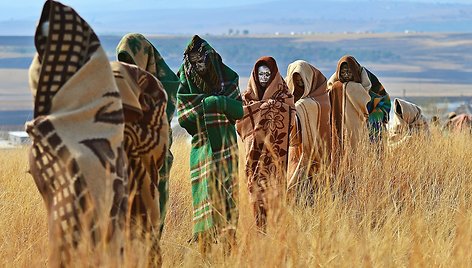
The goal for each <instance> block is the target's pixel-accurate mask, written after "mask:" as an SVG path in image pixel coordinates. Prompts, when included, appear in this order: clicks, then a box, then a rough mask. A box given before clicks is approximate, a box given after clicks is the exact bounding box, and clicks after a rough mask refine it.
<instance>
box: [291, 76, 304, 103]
mask: <svg viewBox="0 0 472 268" xmlns="http://www.w3.org/2000/svg"><path fill="white" fill-rule="evenodd" d="M293 84H294V85H295V88H294V90H293V97H294V98H295V101H298V100H299V99H300V98H301V97H302V96H303V93H304V92H305V83H304V82H303V79H302V76H301V75H300V74H299V73H294V74H293Z"/></svg>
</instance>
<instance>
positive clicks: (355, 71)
mask: <svg viewBox="0 0 472 268" xmlns="http://www.w3.org/2000/svg"><path fill="white" fill-rule="evenodd" d="M343 63H346V64H347V67H348V68H349V70H351V72H352V75H353V81H354V82H356V83H361V82H362V79H361V72H362V66H361V65H360V64H359V63H358V62H357V60H356V59H355V58H354V57H353V56H350V55H346V56H343V57H342V58H341V59H339V61H338V67H337V68H336V78H337V80H338V81H341V66H342V65H343Z"/></svg>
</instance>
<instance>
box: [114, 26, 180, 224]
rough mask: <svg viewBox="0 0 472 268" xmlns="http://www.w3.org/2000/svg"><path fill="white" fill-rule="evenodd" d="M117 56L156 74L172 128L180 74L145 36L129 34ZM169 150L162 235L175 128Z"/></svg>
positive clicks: (162, 182) (163, 172)
mask: <svg viewBox="0 0 472 268" xmlns="http://www.w3.org/2000/svg"><path fill="white" fill-rule="evenodd" d="M116 57H117V59H118V60H119V61H121V62H126V63H129V64H134V65H137V66H138V67H139V68H141V69H143V70H145V71H147V72H149V73H151V74H152V75H154V76H155V77H156V78H157V79H158V80H159V82H160V83H162V86H163V87H164V90H165V91H166V93H167V108H166V114H167V121H168V122H169V125H170V124H171V121H172V119H173V118H174V113H175V105H176V102H177V99H176V98H177V88H178V86H179V84H180V81H179V78H178V77H177V75H176V74H175V73H174V72H173V71H172V70H171V69H170V68H169V66H168V65H167V63H166V62H165V61H164V59H163V58H162V56H161V55H160V54H159V52H158V51H157V49H156V48H155V47H154V46H153V45H152V44H151V42H150V41H149V40H147V39H146V38H145V37H144V36H143V35H142V34H139V33H129V34H126V35H125V36H123V38H122V39H121V41H120V43H119V44H118V46H117V47H116ZM168 136H169V141H168V149H167V152H166V159H165V162H164V164H163V166H162V168H161V169H160V171H159V182H158V189H159V199H160V200H159V207H160V215H161V220H160V222H161V227H160V228H159V229H160V230H159V233H162V230H163V228H164V222H165V216H166V212H167V207H168V202H167V201H168V198H169V192H168V189H169V176H170V170H171V167H172V163H173V160H174V157H173V155H172V152H171V151H170V147H171V145H172V129H171V128H169V135H168Z"/></svg>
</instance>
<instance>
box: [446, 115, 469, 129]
mask: <svg viewBox="0 0 472 268" xmlns="http://www.w3.org/2000/svg"><path fill="white" fill-rule="evenodd" d="M446 127H448V128H449V130H452V131H455V132H460V131H465V130H467V131H469V132H470V131H472V115H471V114H458V115H456V116H454V117H452V118H451V119H449V120H448V122H447V123H446Z"/></svg>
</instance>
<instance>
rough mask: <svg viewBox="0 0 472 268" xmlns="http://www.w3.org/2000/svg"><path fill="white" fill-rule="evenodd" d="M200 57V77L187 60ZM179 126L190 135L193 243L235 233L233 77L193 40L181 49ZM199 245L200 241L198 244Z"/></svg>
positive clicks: (238, 113)
mask: <svg viewBox="0 0 472 268" xmlns="http://www.w3.org/2000/svg"><path fill="white" fill-rule="evenodd" d="M192 51H198V53H201V54H202V55H205V57H206V64H207V67H208V68H207V72H206V74H205V75H204V76H200V74H199V73H198V72H196V70H195V67H194V66H192V64H191V63H190V60H189V53H190V52H192ZM179 74H180V86H179V89H178V93H177V104H178V107H177V115H178V117H179V124H180V126H182V127H183V128H184V129H185V130H186V131H187V132H188V133H189V134H190V135H191V136H192V148H191V153H190V176H191V178H190V179H191V182H192V200H193V203H192V204H193V217H192V218H193V234H194V239H199V238H205V237H208V236H210V237H214V235H219V234H221V233H223V232H227V231H228V232H230V233H233V234H235V229H236V226H237V222H238V215H239V212H238V207H237V202H238V198H237V194H238V161H237V159H238V144H237V136H236V130H235V127H234V123H235V121H236V120H237V119H239V118H241V117H242V103H241V95H240V92H239V85H238V84H239V76H238V74H236V73H235V72H234V71H233V70H231V69H230V68H229V67H228V66H226V65H225V64H223V62H222V60H221V57H220V55H219V54H218V53H217V52H216V51H215V50H214V49H213V48H212V47H211V46H210V44H208V42H206V41H205V40H203V39H201V38H200V37H198V36H194V37H193V38H192V40H191V41H190V43H189V45H188V46H187V48H186V50H185V54H184V62H183V63H182V66H181V67H180V70H179ZM202 243H205V242H202Z"/></svg>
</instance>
